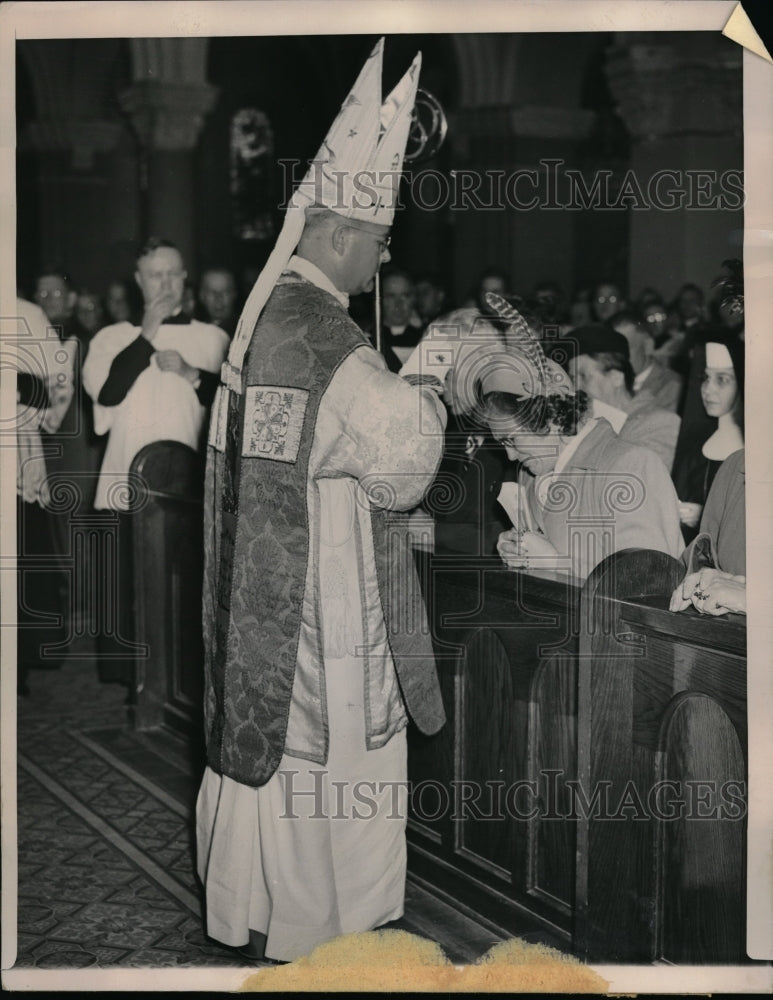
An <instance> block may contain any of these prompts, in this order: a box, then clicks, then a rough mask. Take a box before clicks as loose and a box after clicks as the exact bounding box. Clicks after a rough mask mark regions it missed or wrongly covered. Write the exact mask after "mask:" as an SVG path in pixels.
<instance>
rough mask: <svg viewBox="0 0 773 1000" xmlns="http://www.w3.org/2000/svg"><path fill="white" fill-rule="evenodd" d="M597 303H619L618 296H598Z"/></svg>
mask: <svg viewBox="0 0 773 1000" xmlns="http://www.w3.org/2000/svg"><path fill="white" fill-rule="evenodd" d="M595 301H596V302H617V296H616V295H597V296H596V299H595Z"/></svg>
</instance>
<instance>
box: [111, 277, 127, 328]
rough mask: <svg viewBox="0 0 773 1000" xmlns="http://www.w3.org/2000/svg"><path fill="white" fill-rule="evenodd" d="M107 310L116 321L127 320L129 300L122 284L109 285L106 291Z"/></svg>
mask: <svg viewBox="0 0 773 1000" xmlns="http://www.w3.org/2000/svg"><path fill="white" fill-rule="evenodd" d="M106 304H107V311H108V312H109V313H110V316H111V318H112V319H113V320H114V321H115V322H116V323H123V322H125V321H126V320H128V318H129V316H130V314H131V310H130V309H129V301H128V299H127V298H126V289H125V288H124V287H123V285H118V284H114V285H111V286H110V288H109V289H108V292H107V299H106Z"/></svg>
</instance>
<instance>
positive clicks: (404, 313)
mask: <svg viewBox="0 0 773 1000" xmlns="http://www.w3.org/2000/svg"><path fill="white" fill-rule="evenodd" d="M381 300H382V307H383V317H384V323H385V325H386V326H391V327H404V326H408V323H409V322H410V319H411V316H412V314H413V302H414V290H413V282H412V281H411V277H410V275H409V274H408V273H407V272H406V271H398V270H394V271H389V273H388V274H384V276H383V278H382V279H381Z"/></svg>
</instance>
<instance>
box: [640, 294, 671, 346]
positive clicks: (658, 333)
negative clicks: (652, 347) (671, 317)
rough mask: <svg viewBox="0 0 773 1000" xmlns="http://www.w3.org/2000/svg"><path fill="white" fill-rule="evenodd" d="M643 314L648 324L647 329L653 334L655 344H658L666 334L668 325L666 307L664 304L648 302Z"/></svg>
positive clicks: (644, 306)
mask: <svg viewBox="0 0 773 1000" xmlns="http://www.w3.org/2000/svg"><path fill="white" fill-rule="evenodd" d="M641 313H642V317H643V318H644V322H645V323H646V324H647V329H648V330H649V331H650V333H651V334H652V336H653V338H654V340H655V343H658V342H659V341H660V338H661V337H662V336H663V334H664V333H665V332H666V324H667V323H668V313H667V312H666V307H665V306H664V305H663V303H662V302H647V303H646V305H643V306H642V309H641Z"/></svg>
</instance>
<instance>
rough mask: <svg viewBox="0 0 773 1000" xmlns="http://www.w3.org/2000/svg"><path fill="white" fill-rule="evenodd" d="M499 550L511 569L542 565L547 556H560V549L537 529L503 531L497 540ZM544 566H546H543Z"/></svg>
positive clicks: (533, 567)
mask: <svg viewBox="0 0 773 1000" xmlns="http://www.w3.org/2000/svg"><path fill="white" fill-rule="evenodd" d="M497 552H498V553H499V555H500V557H501V559H502V561H503V562H504V563H505V565H506V566H507V567H508V568H509V569H528V568H529V567H531V568H532V569H535V568H538V567H540V565H541V564H542V563H543V562H544V560H545V558H546V557H553V558H557V557H558V550H557V549H555V548H554V547H553V545H552V544H551V543H550V542H549V541H548V540H547V538H545V536H544V535H540V534H539V533H538V532H536V531H523V532H519V531H517V530H516V529H515V528H510V530H509V531H503V532H502V534H501V535H500V536H499V538H498V540H497ZM543 568H546V567H544V566H543Z"/></svg>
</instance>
